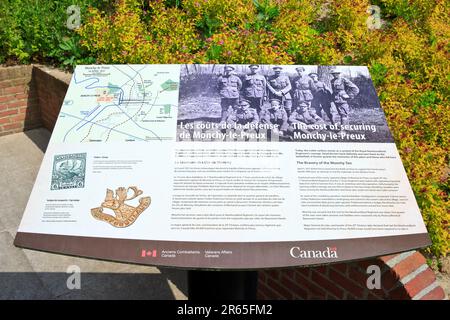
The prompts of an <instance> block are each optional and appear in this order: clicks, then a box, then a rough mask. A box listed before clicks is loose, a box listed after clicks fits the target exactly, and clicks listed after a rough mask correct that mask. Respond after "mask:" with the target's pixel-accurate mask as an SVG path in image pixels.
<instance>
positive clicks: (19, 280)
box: [0, 270, 185, 300]
mask: <svg viewBox="0 0 450 320" xmlns="http://www.w3.org/2000/svg"><path fill="white" fill-rule="evenodd" d="M183 272H184V271H178V270H170V271H167V270H165V272H164V274H155V273H153V274H152V273H89V272H88V273H81V275H80V289H72V290H70V289H68V287H67V282H68V279H69V277H71V276H73V274H67V273H60V272H51V273H50V272H37V273H36V272H3V273H0V288H1V290H0V299H7V300H10V299H58V300H69V299H96V300H97V299H124V300H127V299H137V300H147V299H148V300H150V299H157V300H166V299H167V300H168V299H170V300H172V299H176V297H175V295H174V293H173V291H172V289H171V288H170V286H169V283H168V281H167V280H168V278H169V279H170V280H171V281H172V282H173V283H176V285H177V286H178V284H177V282H178V283H183V282H185V281H184V280H183V274H182V273H183ZM166 274H168V275H169V277H168V276H166ZM69 282H70V283H73V278H70V280H69ZM183 291H185V290H183Z"/></svg>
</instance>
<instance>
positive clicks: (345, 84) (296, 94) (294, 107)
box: [217, 64, 359, 137]
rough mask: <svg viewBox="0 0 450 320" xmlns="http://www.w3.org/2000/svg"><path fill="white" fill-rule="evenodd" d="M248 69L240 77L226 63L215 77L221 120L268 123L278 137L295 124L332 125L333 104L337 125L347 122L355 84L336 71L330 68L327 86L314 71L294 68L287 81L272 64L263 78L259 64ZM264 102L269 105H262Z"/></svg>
mask: <svg viewBox="0 0 450 320" xmlns="http://www.w3.org/2000/svg"><path fill="white" fill-rule="evenodd" d="M248 68H249V70H250V71H249V72H248V73H247V74H246V75H245V76H244V77H243V78H242V79H241V78H240V77H238V76H237V75H235V74H234V73H233V71H234V69H235V68H234V67H233V66H231V65H226V66H225V67H224V73H223V74H222V75H221V76H220V77H219V78H218V82H217V90H218V92H219V94H220V98H221V100H220V105H221V109H222V113H221V123H227V124H233V123H238V124H241V125H245V124H258V123H261V124H272V125H276V126H275V127H276V128H278V129H277V130H278V132H277V133H278V134H279V135H280V136H286V137H289V136H292V133H293V132H294V131H296V130H299V128H300V127H302V126H299V125H298V124H304V125H305V126H306V127H307V126H308V125H311V124H316V123H318V122H320V123H326V122H325V119H326V118H328V121H329V123H331V124H332V125H334V124H335V119H334V118H333V113H332V112H331V109H332V105H333V104H334V106H335V108H336V111H337V113H338V115H339V121H340V124H341V125H347V124H348V123H349V109H350V108H349V104H348V101H349V100H351V99H353V98H354V97H355V96H356V95H357V94H358V93H359V89H358V87H357V86H356V85H355V84H354V83H353V82H352V81H350V80H349V79H347V78H345V77H344V76H343V75H342V73H341V72H340V71H339V70H337V69H333V70H331V72H330V74H331V75H332V79H331V88H328V86H327V85H326V84H325V82H323V81H321V80H319V75H318V74H317V73H309V74H308V73H307V72H306V70H305V68H304V67H301V66H300V67H297V68H296V71H297V73H298V75H297V76H296V77H295V78H294V79H293V81H292V83H291V80H290V79H289V77H288V76H287V75H284V74H282V70H283V68H282V67H280V66H274V67H273V68H272V69H273V74H272V75H270V76H268V77H267V78H266V77H265V76H264V75H262V74H260V73H258V69H259V66H258V65H256V64H251V65H249V66H248ZM265 101H269V103H270V105H268V106H266V107H265V105H266V104H265Z"/></svg>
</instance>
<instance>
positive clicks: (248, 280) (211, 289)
mask: <svg viewBox="0 0 450 320" xmlns="http://www.w3.org/2000/svg"><path fill="white" fill-rule="evenodd" d="M257 282H258V272H257V271H188V297H189V300H194V301H195V300H256V286H257Z"/></svg>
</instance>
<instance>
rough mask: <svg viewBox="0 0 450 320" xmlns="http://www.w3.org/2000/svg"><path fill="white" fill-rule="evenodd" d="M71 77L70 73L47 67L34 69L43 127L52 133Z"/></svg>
mask: <svg viewBox="0 0 450 320" xmlns="http://www.w3.org/2000/svg"><path fill="white" fill-rule="evenodd" d="M71 76H72V75H71V74H70V73H67V72H62V71H60V70H57V69H54V68H49V67H45V66H35V67H34V69H33V81H34V85H35V87H36V92H37V98H38V101H39V106H40V109H41V117H42V125H43V126H44V127H45V128H47V129H48V130H50V131H52V130H53V127H54V126H55V123H56V118H57V117H58V114H59V110H60V109H61V106H62V104H63V101H64V97H65V95H66V92H67V89H68V88H69V83H70V78H71Z"/></svg>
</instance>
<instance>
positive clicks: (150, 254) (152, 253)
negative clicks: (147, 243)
mask: <svg viewBox="0 0 450 320" xmlns="http://www.w3.org/2000/svg"><path fill="white" fill-rule="evenodd" d="M141 257H142V258H145V257H153V258H156V249H153V250H145V249H142V251H141Z"/></svg>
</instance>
